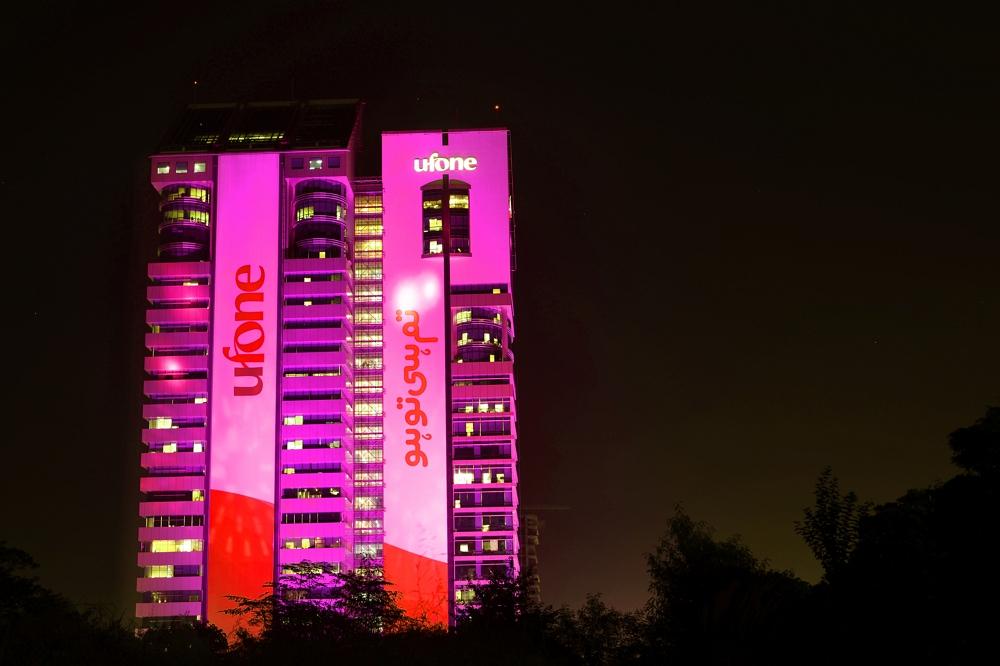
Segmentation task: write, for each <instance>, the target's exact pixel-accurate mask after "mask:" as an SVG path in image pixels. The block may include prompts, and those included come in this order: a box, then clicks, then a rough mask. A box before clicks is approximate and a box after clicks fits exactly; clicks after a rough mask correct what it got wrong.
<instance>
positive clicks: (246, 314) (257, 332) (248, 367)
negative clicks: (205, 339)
mask: <svg viewBox="0 0 1000 666" xmlns="http://www.w3.org/2000/svg"><path fill="white" fill-rule="evenodd" d="M257 269H258V270H259V271H260V277H259V278H257V279H256V280H254V279H253V278H252V277H251V275H250V265H249V264H246V265H244V266H240V267H239V268H237V269H236V286H237V287H239V289H240V293H238V294H237V295H236V302H235V304H234V307H235V311H236V312H235V316H234V318H235V320H236V323H237V326H236V330H235V331H234V332H233V346H232V347H223V348H222V354H223V355H224V356H225V357H226V358H227V359H229V360H230V361H232V362H233V363H235V364H236V367H235V368H233V377H234V378H235V379H236V382H235V385H234V386H233V395H236V396H242V395H257V394H258V393H260V392H261V391H262V390H264V365H263V364H264V352H263V351H261V348H262V347H263V346H264V327H263V326H262V325H261V322H262V321H264V293H263V292H262V291H261V289H262V288H263V287H264V267H263V266H258V267H257ZM252 303H259V304H260V306H259V309H258V310H253V309H252V306H251V305H250V304H252ZM253 364H258V365H253ZM243 377H250V378H252V380H251V381H252V382H253V383H247V382H246V381H245V380H244V382H243V384H244V385H243V386H240V385H239V384H240V379H241V378H243Z"/></svg>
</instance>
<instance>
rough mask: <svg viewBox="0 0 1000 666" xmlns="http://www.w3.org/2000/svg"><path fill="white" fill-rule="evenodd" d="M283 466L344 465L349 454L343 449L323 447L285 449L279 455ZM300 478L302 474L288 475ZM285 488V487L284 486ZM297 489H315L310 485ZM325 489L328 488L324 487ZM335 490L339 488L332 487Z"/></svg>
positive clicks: (296, 486)
mask: <svg viewBox="0 0 1000 666" xmlns="http://www.w3.org/2000/svg"><path fill="white" fill-rule="evenodd" d="M279 456H280V460H281V466H282V467H285V466H295V465H310V464H315V463H340V464H343V463H344V462H345V460H346V458H347V452H346V451H344V449H343V448H330V447H325V448H324V447H321V448H316V449H283V450H282V451H280V453H279ZM286 476H295V477H296V478H299V477H301V476H305V475H302V474H295V475H291V474H289V475H286ZM282 487H284V486H282ZM293 487H295V488H313V487H319V486H312V485H309V484H304V485H303V484H294V485H293ZM323 487H327V486H326V485H324V486H323ZM330 487H331V488H335V487H338V486H330Z"/></svg>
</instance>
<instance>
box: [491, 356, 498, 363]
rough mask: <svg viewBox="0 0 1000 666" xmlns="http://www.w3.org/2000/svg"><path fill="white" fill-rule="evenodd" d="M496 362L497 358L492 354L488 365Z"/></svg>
mask: <svg viewBox="0 0 1000 666" xmlns="http://www.w3.org/2000/svg"><path fill="white" fill-rule="evenodd" d="M496 360H497V357H496V355H494V354H490V363H493V362H494V361H496Z"/></svg>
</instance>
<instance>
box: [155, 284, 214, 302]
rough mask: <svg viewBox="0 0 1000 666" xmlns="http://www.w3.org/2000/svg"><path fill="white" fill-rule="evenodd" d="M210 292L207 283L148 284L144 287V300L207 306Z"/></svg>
mask: <svg viewBox="0 0 1000 666" xmlns="http://www.w3.org/2000/svg"><path fill="white" fill-rule="evenodd" d="M210 295H211V292H210V291H209V287H208V285H207V284H197V285H181V284H168V285H150V286H148V287H146V300H147V301H149V302H150V303H154V304H158V305H159V304H169V303H173V304H190V305H195V304H199V305H201V306H202V307H207V306H208V300H209V296H210Z"/></svg>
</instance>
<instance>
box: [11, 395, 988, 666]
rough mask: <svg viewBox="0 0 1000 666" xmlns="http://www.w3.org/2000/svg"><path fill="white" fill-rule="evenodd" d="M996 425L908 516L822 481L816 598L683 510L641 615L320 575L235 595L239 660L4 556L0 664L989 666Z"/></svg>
mask: <svg viewBox="0 0 1000 666" xmlns="http://www.w3.org/2000/svg"><path fill="white" fill-rule="evenodd" d="M998 418H1000V414H998V410H997V409H996V408H991V409H989V410H987V412H986V415H985V416H984V417H983V418H980V419H979V420H977V421H976V422H975V423H974V424H973V425H972V426H969V427H966V428H960V429H958V430H956V431H955V432H953V433H952V434H951V436H950V438H949V446H950V447H951V450H952V454H953V460H954V461H955V463H956V464H957V465H958V466H959V467H960V469H961V470H962V471H961V473H959V474H958V475H957V476H955V477H954V478H952V479H949V480H947V481H945V482H943V483H939V484H935V485H933V486H930V487H927V488H917V489H913V490H910V491H908V492H907V493H905V494H904V495H903V496H902V497H900V498H898V499H897V500H895V501H893V502H888V503H885V504H882V505H879V506H875V507H872V506H870V505H867V504H863V503H861V502H859V501H858V498H857V496H856V495H855V493H853V492H847V493H844V492H842V491H841V489H840V484H839V482H838V481H837V479H836V478H835V477H834V476H833V473H832V471H831V470H830V469H829V468H827V469H826V470H824V472H823V473H822V474H821V475H820V477H819V479H818V480H817V483H816V491H815V499H814V504H813V506H811V507H809V508H807V509H806V510H805V512H804V518H803V520H802V521H801V522H799V523H796V526H795V529H796V531H798V533H799V534H800V535H801V536H802V537H803V539H804V540H805V542H806V543H807V544H808V545H809V547H810V548H811V549H812V551H813V553H814V554H815V555H816V558H817V560H819V562H820V563H821V564H822V565H823V567H824V571H825V576H824V578H823V580H822V581H821V582H820V583H819V584H818V585H814V586H809V585H807V584H806V583H804V582H802V581H801V580H799V579H797V578H795V576H793V575H792V574H791V573H790V572H787V571H775V570H773V569H771V568H770V567H769V565H768V563H767V562H766V561H765V560H761V559H758V558H757V557H756V556H755V555H754V554H753V553H752V552H751V551H750V549H749V548H748V547H747V546H746V545H745V544H744V543H742V541H740V539H739V538H738V537H731V538H728V539H719V538H717V537H716V536H715V534H714V532H713V530H712V529H711V528H710V527H709V526H708V525H707V524H705V523H703V522H699V521H696V520H694V519H693V518H691V517H690V516H688V515H687V513H686V512H685V511H684V510H683V509H681V508H677V509H676V510H675V512H674V514H673V516H671V517H670V518H669V519H668V520H667V522H666V530H665V533H664V535H663V537H662V538H661V540H660V541H659V543H658V544H657V546H656V549H655V550H654V552H652V553H651V554H649V555H648V556H647V568H648V572H649V578H650V584H649V591H650V599H649V602H648V604H647V606H646V607H645V608H644V609H643V610H642V611H640V612H634V613H625V612H621V611H619V610H616V609H614V608H611V607H609V606H607V605H606V604H605V603H604V601H603V600H602V599H601V597H600V596H599V595H590V596H588V597H587V600H586V602H585V603H584V604H583V606H581V607H580V608H579V609H576V610H571V609H568V608H560V609H554V608H552V607H551V606H546V605H543V604H541V603H539V602H538V601H537V600H536V599H534V598H532V596H531V595H530V594H529V593H528V589H529V585H528V583H529V580H530V574H529V573H528V572H522V573H520V574H517V575H513V574H510V573H495V574H494V575H492V576H491V577H490V578H489V579H488V580H487V581H485V582H478V583H474V584H472V587H473V590H474V598H473V601H472V602H471V603H468V604H466V605H464V606H462V607H461V609H460V612H459V614H458V623H457V626H456V628H455V630H454V631H451V632H447V633H446V632H444V631H442V630H440V629H436V628H432V627H428V626H427V625H426V624H424V623H422V622H420V621H414V620H411V619H408V618H406V617H404V615H403V612H402V610H401V609H400V608H399V605H398V594H397V593H396V592H395V591H393V590H392V586H391V584H390V582H389V581H386V580H384V579H383V578H382V576H381V574H380V572H379V571H378V570H377V569H376V568H375V567H372V566H370V563H363V564H362V566H361V567H360V568H359V569H357V570H355V571H353V572H349V573H345V572H339V571H337V570H336V568H335V567H332V566H330V565H328V564H324V563H308V564H306V565H303V566H301V567H297V568H295V569H293V573H292V574H290V575H285V576H282V577H281V578H280V579H279V581H278V583H277V585H275V586H273V587H271V588H268V589H267V590H265V592H264V593H263V594H262V595H261V596H259V597H256V598H245V597H235V598H234V600H235V601H236V602H237V606H236V608H235V609H234V611H233V613H234V614H235V615H237V616H239V617H240V619H241V628H240V629H239V630H238V633H237V636H236V640H235V642H234V643H233V644H231V645H227V643H226V641H225V638H224V636H223V634H222V632H221V630H219V629H218V628H217V627H214V626H212V625H203V624H175V625H167V626H161V627H155V628H148V629H144V630H142V631H141V632H136V631H135V630H134V627H133V626H132V625H131V623H130V622H128V621H125V620H124V619H123V618H122V617H115V616H112V615H109V614H107V613H102V612H100V611H97V610H88V611H85V612H81V611H80V610H78V609H77V608H75V607H74V606H73V604H71V603H70V602H69V601H67V600H66V599H64V598H63V597H61V596H59V595H57V594H55V593H53V592H51V591H49V590H47V589H45V588H44V587H43V586H42V585H40V584H39V582H38V581H37V579H36V578H35V577H34V576H33V575H32V572H33V570H34V568H35V566H36V565H35V563H34V562H33V561H32V560H31V558H30V557H29V556H28V555H27V554H26V553H24V552H23V551H20V550H17V549H15V548H9V547H7V546H5V545H3V544H0V663H2V664H8V663H10V664H18V665H21V664H25V665H33V664H46V665H47V664H60V665H61V664H133V663H135V664H138V663H141V664H144V665H147V666H159V665H160V664H163V665H164V666H166V665H167V664H169V665H170V666H177V665H178V664H204V665H209V664H219V665H223V664H225V665H232V666H237V665H251V664H261V665H264V664H275V663H301V662H316V663H327V662H329V663H340V662H345V661H351V660H363V661H365V662H366V663H377V664H406V666H423V665H424V664H426V665H427V666H431V665H432V664H433V665H437V664H442V663H475V664H477V665H478V666H491V665H492V664H497V665H498V666H499V665H501V664H502V665H504V666H508V665H509V664H511V663H517V664H527V665H534V664H539V665H541V664H567V665H570V664H572V665H577V664H580V665H591V664H594V665H601V666H614V665H624V664H670V665H671V666H686V665H688V664H697V665H699V666H700V665H703V664H704V665H719V666H743V665H746V666H749V665H757V664H760V665H763V664H767V665H768V666H780V665H782V664H796V665H798V664H803V663H808V664H816V665H823V664H846V663H875V662H885V663H909V664H946V665H949V666H964V665H966V664H980V663H988V659H987V658H986V656H991V655H992V652H993V650H994V648H993V642H994V639H993V635H994V634H995V629H996V626H997V625H998V624H1000V613H998V612H997V610H996V608H997V607H996V604H995V602H994V600H995V599H997V598H998V597H1000V577H998V576H997V575H996V573H995V572H996V561H995V560H996V553H997V551H998V549H997V538H996V530H995V526H996V525H997V524H1000V475H998V473H997V460H998V456H1000V453H998V452H1000V428H998ZM983 602H985V603H983Z"/></svg>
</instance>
